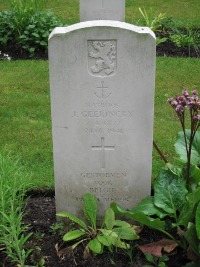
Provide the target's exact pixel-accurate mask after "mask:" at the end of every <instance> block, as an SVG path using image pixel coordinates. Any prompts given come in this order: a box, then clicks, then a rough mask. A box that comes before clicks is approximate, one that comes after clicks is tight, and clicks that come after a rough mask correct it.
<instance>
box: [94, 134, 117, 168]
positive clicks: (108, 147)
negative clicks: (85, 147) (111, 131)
mask: <svg viewBox="0 0 200 267" xmlns="http://www.w3.org/2000/svg"><path fill="white" fill-rule="evenodd" d="M92 150H99V151H101V161H102V169H105V168H106V163H105V161H106V159H105V158H106V155H105V152H106V151H109V150H115V146H105V138H104V137H101V145H100V146H92Z"/></svg>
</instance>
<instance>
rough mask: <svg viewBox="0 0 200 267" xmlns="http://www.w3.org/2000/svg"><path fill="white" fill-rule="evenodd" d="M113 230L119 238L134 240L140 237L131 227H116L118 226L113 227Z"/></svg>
mask: <svg viewBox="0 0 200 267" xmlns="http://www.w3.org/2000/svg"><path fill="white" fill-rule="evenodd" d="M113 232H114V233H116V234H117V235H118V236H119V238H120V239H125V240H136V239H139V238H140V237H139V236H138V235H137V234H136V232H135V230H134V228H133V227H118V228H114V229H113Z"/></svg>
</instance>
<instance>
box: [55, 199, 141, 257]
mask: <svg viewBox="0 0 200 267" xmlns="http://www.w3.org/2000/svg"><path fill="white" fill-rule="evenodd" d="M84 215H85V218H86V219H87V221H88V222H89V225H87V224H86V223H85V222H84V221H82V220H80V219H79V218H77V217H75V216H73V215H72V214H69V213H67V212H61V213H58V214H57V216H60V217H64V218H68V219H69V220H71V221H72V222H74V223H75V224H76V225H78V226H79V229H76V230H71V231H69V232H68V233H66V234H65V235H64V237H63V240H64V241H66V242H71V241H76V242H75V243H74V244H73V245H72V246H71V248H72V249H74V248H75V247H77V246H78V245H79V244H81V243H84V244H86V245H85V252H87V251H92V252H93V253H95V254H101V253H103V252H104V248H105V247H107V248H108V249H109V250H110V251H111V252H112V251H113V248H114V247H115V248H122V249H129V248H130V245H129V244H128V243H127V242H125V241H124V240H126V241H129V240H136V239H138V238H139V236H138V235H137V233H136V230H135V227H134V226H132V225H130V224H129V223H127V222H125V221H121V220H116V219H115V214H114V212H113V210H112V209H111V208H108V209H107V210H106V212H105V217H104V222H103V225H102V227H101V228H97V220H96V218H97V202H96V199H95V197H94V196H93V195H91V194H86V195H84Z"/></svg>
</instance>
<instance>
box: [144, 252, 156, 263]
mask: <svg viewBox="0 0 200 267" xmlns="http://www.w3.org/2000/svg"><path fill="white" fill-rule="evenodd" d="M144 256H145V258H146V260H147V261H148V262H150V263H153V264H154V263H155V256H153V255H152V254H150V253H144Z"/></svg>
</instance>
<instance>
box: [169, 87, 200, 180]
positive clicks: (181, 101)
mask: <svg viewBox="0 0 200 267" xmlns="http://www.w3.org/2000/svg"><path fill="white" fill-rule="evenodd" d="M168 102H169V103H170V105H171V106H172V107H173V109H174V110H175V112H176V115H177V116H178V118H179V121H180V123H181V127H182V130H183V137H184V146H185V152H186V155H187V163H186V183H187V184H189V183H190V164H191V156H192V147H193V145H194V138H195V135H196V133H197V130H198V129H199V126H200V114H199V111H200V101H199V97H198V91H197V90H194V91H192V95H191V96H190V95H189V93H188V92H187V91H185V90H184V91H182V95H181V96H178V95H177V96H176V97H175V100H174V99H173V98H169V99H168ZM186 110H188V112H189V119H190V130H189V131H187V130H186ZM176 147H177V148H178V149H179V147H178V144H177V145H176Z"/></svg>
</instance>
